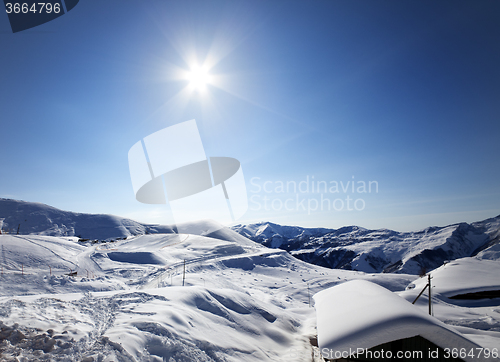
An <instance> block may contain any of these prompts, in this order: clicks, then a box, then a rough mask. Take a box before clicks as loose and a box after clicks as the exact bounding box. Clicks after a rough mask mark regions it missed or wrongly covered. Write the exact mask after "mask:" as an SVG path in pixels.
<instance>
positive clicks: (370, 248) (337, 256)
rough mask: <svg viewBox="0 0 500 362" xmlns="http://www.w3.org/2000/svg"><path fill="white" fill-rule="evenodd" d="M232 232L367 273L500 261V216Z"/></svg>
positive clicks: (268, 226) (262, 226) (266, 226)
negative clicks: (418, 224)
mask: <svg viewBox="0 0 500 362" xmlns="http://www.w3.org/2000/svg"><path fill="white" fill-rule="evenodd" d="M232 229H233V230H234V231H236V232H238V233H239V234H241V235H243V236H245V237H247V238H249V239H251V240H253V241H255V242H258V243H260V244H262V245H264V246H267V247H270V248H279V249H282V250H286V251H288V252H289V253H291V254H292V255H293V256H295V257H296V258H298V259H300V260H303V261H306V262H309V263H312V264H316V265H320V266H324V267H328V268H332V269H347V270H358V271H363V272H367V273H379V272H385V273H408V274H425V272H427V271H430V270H433V269H435V268H438V267H439V266H441V265H443V263H446V262H447V261H450V260H455V259H458V258H464V257H471V256H475V257H477V258H482V259H491V260H499V259H500V244H499V242H500V216H497V217H495V218H490V219H487V220H484V221H480V222H474V223H471V224H468V223H465V222H463V223H458V224H453V225H449V226H444V227H437V226H433V227H428V228H426V229H424V230H420V231H415V232H398V231H393V230H388V229H379V230H368V229H364V228H362V227H358V226H346V227H343V228H340V229H325V228H303V227H297V226H282V225H278V224H273V223H270V222H261V223H256V224H249V225H236V226H234V227H233V228H232Z"/></svg>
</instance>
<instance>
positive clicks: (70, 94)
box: [0, 0, 500, 230]
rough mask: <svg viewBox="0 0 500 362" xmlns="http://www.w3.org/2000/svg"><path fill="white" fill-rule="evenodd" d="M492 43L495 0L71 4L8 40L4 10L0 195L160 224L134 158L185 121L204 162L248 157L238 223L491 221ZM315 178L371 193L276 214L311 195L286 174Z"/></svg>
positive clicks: (498, 104)
mask: <svg viewBox="0 0 500 362" xmlns="http://www.w3.org/2000/svg"><path fill="white" fill-rule="evenodd" d="M499 44H500V3H499V2H498V1H481V2H473V1H453V2H449V1H405V2H401V1H307V2H306V1H288V0H287V1H248V2H243V1H231V2H223V1H220V2H219V1H209V2H208V1H199V2H196V1H160V0H141V1H139V0H126V1H123V0H120V1H118V0H107V1H80V3H79V4H78V5H77V6H76V7H75V8H74V9H73V10H72V11H71V12H69V13H68V14H66V15H64V16H62V17H60V18H58V19H56V20H54V21H51V22H49V23H46V24H44V25H41V26H39V27H36V28H33V29H30V30H26V31H23V32H20V33H16V34H12V32H11V30H10V26H9V23H8V19H7V16H6V14H5V15H3V16H0V45H1V53H0V66H1V68H2V72H0V130H1V135H2V140H1V142H0V154H1V160H2V162H1V165H2V166H1V169H0V173H1V177H0V197H10V198H15V199H22V200H26V201H36V202H42V203H46V204H49V205H52V206H55V207H57V208H61V209H65V210H71V211H76V212H89V213H111V214H116V215H120V216H126V217H130V218H133V219H136V220H138V221H143V222H151V223H171V222H172V221H173V220H172V215H171V213H170V212H169V209H168V206H163V207H159V206H155V205H144V204H141V203H139V202H137V201H136V200H135V197H134V193H133V190H132V185H131V181H130V175H129V169H128V160H127V154H128V150H129V149H130V147H132V145H133V144H135V143H136V142H137V141H139V140H140V139H141V138H144V137H145V136H147V135H149V134H151V133H154V132H156V131H158V130H160V129H162V128H165V127H168V126H171V125H174V124H177V123H179V122H183V121H187V120H191V119H196V121H197V124H198V127H199V130H200V133H201V137H202V140H203V142H204V147H205V151H206V153H207V154H208V155H210V156H228V157H234V158H236V159H238V160H240V162H241V164H242V169H243V173H244V175H245V180H246V183H247V190H248V196H249V198H250V200H251V202H250V204H249V206H250V210H249V211H248V212H247V214H246V215H245V216H244V217H243V218H242V219H241V220H239V222H242V223H249V222H256V221H261V220H270V221H274V222H277V223H281V224H293V225H301V226H311V227H312V226H323V227H341V226H344V225H352V224H355V225H359V226H363V227H367V228H391V229H396V230H417V229H420V228H424V227H426V226H431V225H447V224H451V223H456V222H461V221H467V222H471V221H478V220H482V219H485V218H488V217H493V216H496V215H498V214H500V182H499V180H500V167H499V166H500V163H499V158H498V157H499V154H500V142H499V136H500V69H499V64H500V46H499ZM192 63H198V64H203V63H207V64H210V66H211V69H210V74H211V75H212V76H213V79H216V80H217V82H216V83H214V84H212V85H208V86H207V89H206V91H205V92H193V93H189V92H187V91H186V86H187V85H188V82H187V81H186V80H185V79H182V77H181V76H180V75H181V74H182V71H186V70H189V67H190V65H191V64H192ZM313 177H314V180H315V181H325V182H326V183H327V184H328V185H335V184H336V185H340V183H342V185H347V182H353V181H354V182H356V186H358V185H360V184H359V182H366V183H368V182H369V181H375V182H376V184H377V185H378V188H377V190H378V192H375V191H374V190H372V192H370V193H368V192H366V193H360V192H352V189H350V190H346V192H343V191H342V190H340V191H339V192H337V193H325V194H323V198H328V199H329V200H330V201H331V202H334V201H335V200H336V199H340V200H342V202H343V203H344V207H343V208H340V207H339V206H340V205H341V204H340V201H339V202H337V204H336V205H337V208H338V210H333V209H331V210H326V208H325V209H323V210H320V209H319V208H318V209H316V210H309V211H308V210H307V209H306V210H304V209H303V208H302V207H301V206H300V205H298V206H297V205H296V204H294V203H293V202H289V203H288V204H287V205H288V206H289V207H288V210H287V209H285V207H284V202H285V201H286V200H287V199H295V200H296V199H297V198H299V199H300V200H303V199H305V200H306V201H305V203H306V204H307V202H311V205H312V206H314V202H315V201H309V200H316V201H318V200H319V201H320V200H321V197H322V196H321V194H320V193H317V192H312V191H311V190H309V192H293V190H288V191H289V192H280V190H279V185H280V182H282V183H284V184H286V183H287V182H288V183H289V185H291V184H293V183H295V184H297V185H298V184H299V183H300V182H301V181H304V182H305V180H309V182H311V181H312V180H313ZM265 182H268V183H267V184H266V190H269V191H271V192H269V193H268V192H266V191H264V190H263V185H264V183H265ZM311 185H312V184H311V183H310V186H311ZM349 185H351V184H349ZM277 187H278V189H276V188H277ZM285 191H286V190H285ZM252 197H253V198H252ZM264 197H267V198H268V200H269V203H270V204H269V205H268V207H267V208H268V210H265V209H266V207H265V206H266V205H265V201H264ZM348 197H349V198H351V199H352V200H353V201H354V200H358V199H361V200H362V202H361V201H358V204H357V205H358V208H360V209H361V210H355V209H354V210H348V209H347V208H348V207H347V203H346V198H348ZM271 202H274V204H271ZM292 205H293V206H292ZM361 205H363V207H362V208H361Z"/></svg>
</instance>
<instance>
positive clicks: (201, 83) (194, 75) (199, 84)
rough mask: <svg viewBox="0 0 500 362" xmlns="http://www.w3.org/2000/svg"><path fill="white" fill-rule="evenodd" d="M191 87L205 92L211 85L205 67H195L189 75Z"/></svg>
mask: <svg viewBox="0 0 500 362" xmlns="http://www.w3.org/2000/svg"><path fill="white" fill-rule="evenodd" d="M187 79H188V81H189V85H190V86H191V87H192V88H194V89H195V90H198V91H199V90H203V89H205V87H206V86H207V84H209V83H210V74H208V70H207V69H206V68H204V67H200V66H195V67H193V68H191V71H190V72H189V73H188V75H187Z"/></svg>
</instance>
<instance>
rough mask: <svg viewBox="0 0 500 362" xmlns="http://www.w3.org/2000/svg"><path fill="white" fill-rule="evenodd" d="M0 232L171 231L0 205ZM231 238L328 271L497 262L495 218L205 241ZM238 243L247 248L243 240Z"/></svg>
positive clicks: (269, 231) (236, 229) (249, 233)
mask: <svg viewBox="0 0 500 362" xmlns="http://www.w3.org/2000/svg"><path fill="white" fill-rule="evenodd" d="M0 230H2V231H3V232H4V233H6V232H8V233H10V234H17V233H18V232H19V234H21V235H29V234H32V235H33V234H35V235H47V236H77V237H80V238H83V239H92V240H117V239H123V238H127V237H130V236H135V235H143V234H165V233H174V227H173V226H168V225H153V224H144V223H139V222H136V221H134V220H130V219H126V218H122V217H119V216H113V215H104V214H84V213H75V212H69V211H62V210H59V209H57V208H54V207H51V206H48V205H45V204H41V203H33V202H26V201H19V200H12V199H4V198H0ZM235 233H238V234H239V235H240V236H239V237H241V236H243V237H244V238H245V239H244V238H241V240H240V241H241V242H243V240H247V239H250V240H252V241H254V242H256V243H259V244H262V245H263V246H266V247H269V248H274V249H281V250H285V251H287V252H289V253H290V254H291V255H293V256H294V257H295V258H297V259H300V260H303V261H305V262H308V263H311V264H315V265H319V266H323V267H328V268H331V269H345V270H358V271H363V272H367V273H380V272H384V273H408V274H423V273H425V272H427V271H430V270H433V269H435V268H438V267H439V266H441V265H443V264H444V263H446V262H447V261H450V260H455V259H458V258H463V257H471V256H475V257H476V258H479V259H490V260H500V216H497V217H495V218H491V219H487V220H484V221H479V222H474V223H470V224H468V223H458V224H453V225H449V226H444V227H437V226H433V227H428V228H426V229H424V230H420V231H415V232H398V231H393V230H388V229H379V230H368V229H364V228H362V227H358V226H346V227H342V228H340V229H328V228H303V227H298V226H283V225H278V224H273V223H270V222H261V223H256V224H248V225H236V226H233V227H231V228H230V229H229V228H224V229H221V230H219V231H217V232H214V233H212V234H211V235H208V236H210V237H213V238H217V239H222V240H229V239H230V240H234V239H235V237H236V235H235ZM246 243H251V242H250V241H249V240H247V241H246Z"/></svg>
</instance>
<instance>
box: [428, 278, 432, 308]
mask: <svg viewBox="0 0 500 362" xmlns="http://www.w3.org/2000/svg"><path fill="white" fill-rule="evenodd" d="M427 278H428V279H427V280H428V282H427V285H428V286H429V315H432V297H431V275H430V274H429V275H428V276H427Z"/></svg>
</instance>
